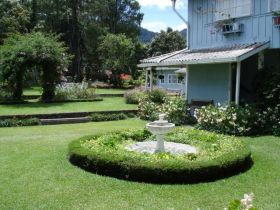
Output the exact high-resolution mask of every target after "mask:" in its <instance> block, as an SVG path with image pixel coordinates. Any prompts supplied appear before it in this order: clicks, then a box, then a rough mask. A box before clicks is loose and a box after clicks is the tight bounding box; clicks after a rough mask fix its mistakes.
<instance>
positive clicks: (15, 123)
mask: <svg viewBox="0 0 280 210" xmlns="http://www.w3.org/2000/svg"><path fill="white" fill-rule="evenodd" d="M40 124H41V122H40V120H39V119H38V118H28V119H17V118H13V119H4V120H0V127H19V126H34V125H40Z"/></svg>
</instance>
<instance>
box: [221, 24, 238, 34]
mask: <svg viewBox="0 0 280 210" xmlns="http://www.w3.org/2000/svg"><path fill="white" fill-rule="evenodd" d="M222 32H223V34H224V35H226V34H232V33H242V32H243V24H241V23H228V24H224V25H223V27H222Z"/></svg>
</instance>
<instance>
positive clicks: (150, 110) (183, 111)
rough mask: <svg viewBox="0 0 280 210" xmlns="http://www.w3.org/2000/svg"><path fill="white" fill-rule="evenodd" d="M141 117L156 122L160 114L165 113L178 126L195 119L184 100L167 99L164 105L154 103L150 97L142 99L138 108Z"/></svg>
mask: <svg viewBox="0 0 280 210" xmlns="http://www.w3.org/2000/svg"><path fill="white" fill-rule="evenodd" d="M138 109H139V116H140V118H141V119H143V120H149V121H154V120H157V119H158V115H159V114H160V113H165V114H166V115H167V119H168V120H169V122H172V123H175V124H176V125H182V124H187V123H189V122H192V121H193V119H192V117H191V115H190V112H189V107H188V104H187V101H186V100H185V99H182V98H170V97H165V98H164V100H163V103H162V104H159V103H155V102H153V101H152V100H151V99H150V97H149V96H147V95H146V96H145V97H142V98H141V100H140V103H139V106H138Z"/></svg>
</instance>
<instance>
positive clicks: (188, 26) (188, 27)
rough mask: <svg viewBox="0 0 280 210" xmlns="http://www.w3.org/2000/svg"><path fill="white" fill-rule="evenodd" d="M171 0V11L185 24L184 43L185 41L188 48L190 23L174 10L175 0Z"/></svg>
mask: <svg viewBox="0 0 280 210" xmlns="http://www.w3.org/2000/svg"><path fill="white" fill-rule="evenodd" d="M171 1H172V7H173V11H174V12H175V13H176V14H177V15H178V17H179V18H180V19H181V20H182V21H183V22H184V23H185V24H186V26H187V33H186V43H187V49H189V48H190V41H189V38H190V24H189V22H188V21H187V20H186V19H185V18H184V17H183V16H182V15H181V14H180V13H179V12H178V11H177V10H176V0H171Z"/></svg>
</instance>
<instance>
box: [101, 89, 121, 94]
mask: <svg viewBox="0 0 280 210" xmlns="http://www.w3.org/2000/svg"><path fill="white" fill-rule="evenodd" d="M125 91H126V90H124V89H100V88H97V89H96V93H98V94H124V93H125Z"/></svg>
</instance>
